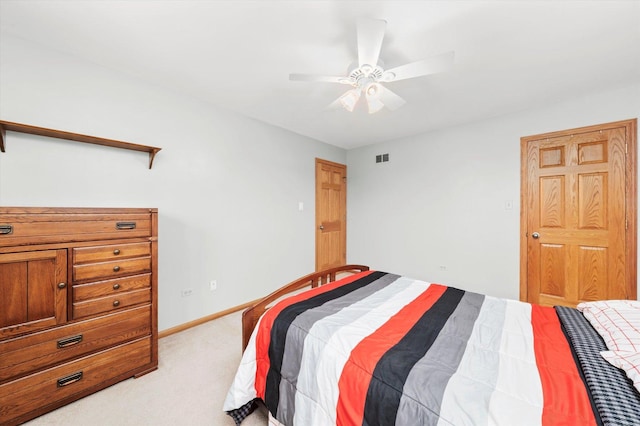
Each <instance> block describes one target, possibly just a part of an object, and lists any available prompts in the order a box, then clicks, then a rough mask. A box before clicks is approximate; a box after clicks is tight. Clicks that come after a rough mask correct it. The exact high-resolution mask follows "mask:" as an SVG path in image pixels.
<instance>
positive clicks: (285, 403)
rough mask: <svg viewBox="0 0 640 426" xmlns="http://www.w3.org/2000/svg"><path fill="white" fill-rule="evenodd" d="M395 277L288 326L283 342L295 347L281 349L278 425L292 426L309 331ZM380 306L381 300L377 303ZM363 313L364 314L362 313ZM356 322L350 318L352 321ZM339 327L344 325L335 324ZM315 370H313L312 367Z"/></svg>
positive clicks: (340, 299)
mask: <svg viewBox="0 0 640 426" xmlns="http://www.w3.org/2000/svg"><path fill="white" fill-rule="evenodd" d="M398 278H400V276H399V275H395V274H386V275H384V276H383V277H381V278H379V279H377V280H376V281H374V282H372V283H370V284H368V285H366V286H364V287H362V288H360V289H358V290H356V291H353V292H351V293H348V294H347V295H345V296H343V297H340V298H338V299H333V300H331V301H329V302H327V303H325V304H323V305H321V306H318V307H317V308H314V309H311V310H308V311H305V312H303V313H302V314H300V315H298V317H297V318H296V319H295V320H294V321H293V323H291V327H289V330H288V332H287V338H286V341H287V342H295V344H291V345H285V350H284V355H283V358H282V369H281V370H282V371H281V374H282V380H281V381H280V400H279V402H278V416H277V417H278V421H280V422H282V423H284V424H293V416H294V414H295V395H296V388H297V384H298V374H299V371H300V363H301V359H302V351H303V348H304V346H305V345H304V344H302V342H303V341H304V339H305V338H306V337H307V334H308V332H309V330H310V329H311V327H313V325H314V324H315V323H316V322H317V321H320V320H322V319H324V318H326V317H329V316H331V315H335V314H336V313H338V312H340V311H341V310H342V309H344V308H346V307H348V306H350V305H352V304H354V303H356V302H358V301H360V300H362V299H365V298H367V297H369V296H371V295H372V294H374V293H376V292H378V291H380V290H382V289H384V288H385V287H387V286H388V285H390V284H392V283H393V282H395V281H396V280H397V279H398ZM380 302H381V303H382V302H383V300H381V301H380ZM362 313H365V311H362ZM355 319H356V318H354V320H355ZM339 325H340V327H342V326H343V325H344V324H339ZM313 367H315V366H313Z"/></svg>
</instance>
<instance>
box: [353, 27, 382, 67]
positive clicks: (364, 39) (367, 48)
mask: <svg viewBox="0 0 640 426" xmlns="http://www.w3.org/2000/svg"><path fill="white" fill-rule="evenodd" d="M357 25H358V65H359V66H363V65H365V64H366V65H371V66H372V67H375V66H376V65H378V57H379V56H380V48H381V47H382V40H383V39H384V30H385V29H386V27H387V21H383V20H381V19H368V18H359V19H358V24H357Z"/></svg>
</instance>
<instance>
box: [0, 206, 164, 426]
mask: <svg viewBox="0 0 640 426" xmlns="http://www.w3.org/2000/svg"><path fill="white" fill-rule="evenodd" d="M157 259H158V212H157V209H139V208H136V209H121V208H26V207H25V208H19V207H0V424H2V425H5V424H8V425H12V424H20V423H22V422H25V421H27V420H29V419H32V418H34V417H37V416H39V415H41V414H43V413H45V412H47V411H51V410H53V409H55V408H58V407H60V406H62V405H65V404H68V403H69V402H72V401H75V400H77V399H79V398H81V397H83V396H86V395H89V394H91V393H93V392H96V391H98V390H100V389H103V388H105V387H107V386H110V385H112V384H114V383H116V382H119V381H121V380H124V379H127V378H129V377H138V376H140V375H142V374H145V373H148V372H150V371H153V370H155V369H156V368H157V367H158V327H157V294H158V293H157V287H158V286H157V271H158V260H157Z"/></svg>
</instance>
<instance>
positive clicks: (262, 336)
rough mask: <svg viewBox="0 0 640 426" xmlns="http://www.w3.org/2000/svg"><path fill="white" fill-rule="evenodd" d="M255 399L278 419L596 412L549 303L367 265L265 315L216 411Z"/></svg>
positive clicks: (579, 420) (411, 420)
mask: <svg viewBox="0 0 640 426" xmlns="http://www.w3.org/2000/svg"><path fill="white" fill-rule="evenodd" d="M256 399H261V400H262V401H264V403H265V405H266V406H267V408H268V409H269V411H270V412H271V414H272V415H273V416H274V417H275V418H276V419H277V420H278V421H280V422H281V423H283V424H285V425H294V424H295V425H305V426H307V425H394V424H396V425H428V424H433V425H436V424H438V425H477V424H497V425H516V424H517V425H529V424H531V425H539V424H554V425H555V424H559V425H560V424H562V425H575V424H580V425H590V424H596V418H597V417H598V416H597V415H594V412H593V409H592V404H591V400H590V397H589V392H588V391H587V388H586V387H585V384H584V381H583V379H582V378H581V374H580V372H579V368H578V367H577V366H576V363H575V361H574V356H573V353H572V350H571V348H570V346H569V344H568V343H567V339H566V337H565V335H564V333H563V330H562V327H561V325H560V322H559V320H558V316H557V315H556V312H555V310H554V309H553V308H549V307H541V306H537V305H531V304H528V303H523V302H518V301H513V300H506V299H499V298H494V297H490V296H485V295H481V294H477V293H472V292H465V291H463V290H459V289H456V288H451V287H446V286H442V285H438V284H429V283H426V282H423V281H418V280H414V279H410V278H406V277H402V276H398V275H393V274H388V273H384V272H376V271H366V272H363V273H360V274H356V275H353V276H350V277H347V278H345V279H343V280H340V281H337V282H334V283H330V284H327V285H324V286H322V287H319V288H315V289H312V290H309V291H307V292H304V293H301V294H298V295H295V296H292V297H290V298H287V299H285V300H283V301H281V302H279V303H277V304H276V305H275V306H274V307H272V308H271V309H270V310H268V311H267V312H266V313H265V314H264V315H263V317H262V318H261V320H260V323H259V324H258V326H257V327H256V330H254V333H253V335H252V337H251V340H250V342H249V346H248V347H247V350H246V351H245V353H244V356H243V359H242V362H241V365H240V367H239V369H238V372H237V374H236V377H235V380H234V382H233V384H232V386H231V389H230V390H229V393H228V395H227V399H226V401H225V405H224V410H226V411H228V412H231V413H230V414H232V415H233V416H234V418H236V420H237V421H238V420H239V421H241V419H242V415H240V416H239V417H238V415H237V413H238V412H237V411H234V410H238V409H240V412H242V411H246V410H247V409H248V407H251V406H252V404H253V403H252V401H254V400H256ZM245 415H246V414H245ZM598 422H599V421H598Z"/></svg>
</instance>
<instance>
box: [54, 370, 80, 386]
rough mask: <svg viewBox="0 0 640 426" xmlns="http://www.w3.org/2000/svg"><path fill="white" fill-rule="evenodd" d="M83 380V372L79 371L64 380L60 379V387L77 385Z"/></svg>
mask: <svg viewBox="0 0 640 426" xmlns="http://www.w3.org/2000/svg"><path fill="white" fill-rule="evenodd" d="M80 379H82V371H78V372H77V373H73V374H71V375H69V376H67V377H63V378H62V379H58V387H59V388H61V387H63V386H67V385H70V384H71V383H75V382H77V381H79V380H80Z"/></svg>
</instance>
